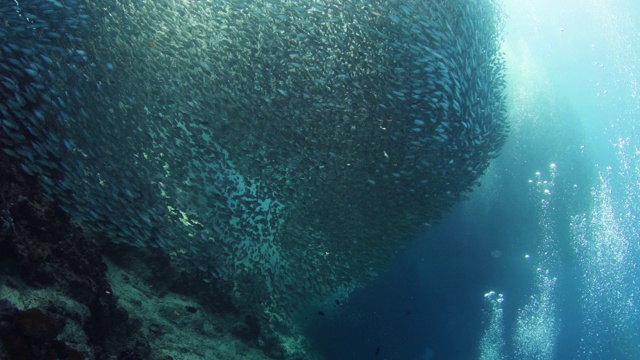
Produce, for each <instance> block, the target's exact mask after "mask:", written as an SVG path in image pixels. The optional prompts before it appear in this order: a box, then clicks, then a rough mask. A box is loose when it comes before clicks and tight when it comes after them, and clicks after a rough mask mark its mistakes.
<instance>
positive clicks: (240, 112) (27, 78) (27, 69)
mask: <svg viewBox="0 0 640 360" xmlns="http://www.w3.org/2000/svg"><path fill="white" fill-rule="evenodd" d="M0 20H1V21H2V24H3V26H2V27H1V28H0V96H1V97H2V101H1V102H0V113H1V118H0V121H1V124H0V131H1V133H0V141H1V143H0V148H1V149H2V151H3V152H4V153H5V154H7V155H9V156H11V157H14V158H16V159H18V160H19V162H20V164H21V165H20V166H21V168H22V170H23V171H24V172H25V173H26V174H28V175H30V176H33V177H35V178H37V179H38V182H39V184H40V185H41V186H42V189H43V193H44V194H45V196H46V197H47V198H48V199H50V200H55V201H57V202H58V203H59V204H61V207H62V209H63V210H64V211H66V212H68V213H69V214H70V215H71V217H72V219H73V221H74V222H75V223H77V224H79V225H80V226H81V227H82V228H83V229H84V230H85V231H86V232H87V233H88V234H91V236H98V237H104V238H109V239H111V240H113V241H118V242H125V243H128V244H131V245H134V246H143V247H147V246H150V247H157V248H161V249H164V250H165V251H166V252H167V253H168V254H169V255H170V256H171V257H172V259H173V260H174V261H175V262H180V263H183V264H185V265H189V266H192V268H193V269H194V271H196V270H195V269H198V270H197V271H201V272H202V273H203V278H204V279H205V280H206V281H211V282H214V283H216V284H218V285H220V288H222V289H234V290H233V291H232V293H231V294H229V295H231V296H232V297H233V298H234V300H235V302H236V303H237V305H238V306H246V307H251V306H257V305H256V304H262V303H264V302H265V301H267V302H271V303H273V304H274V305H276V306H279V307H295V305H296V304H300V303H302V302H304V301H312V300H318V299H320V300H321V299H324V298H328V297H330V298H332V299H335V298H344V297H345V296H347V295H348V294H349V292H350V291H351V290H352V289H354V288H356V287H358V286H361V285H363V284H365V283H366V282H367V281H369V280H370V279H372V278H373V277H375V276H376V274H377V272H378V271H380V270H381V269H383V267H384V265H385V263H386V262H387V261H388V260H389V259H390V258H391V257H392V256H393V255H394V254H395V253H397V251H398V249H399V248H400V247H402V246H403V244H406V243H407V242H408V240H409V239H410V238H411V236H413V235H415V234H416V233H417V232H419V231H420V229H422V228H424V226H425V224H430V223H432V222H434V221H437V220H438V219H439V218H440V216H441V214H442V213H443V212H444V211H446V210H448V209H449V208H450V207H451V206H452V205H453V204H455V203H456V202H458V201H460V200H461V199H462V198H463V197H464V194H465V193H467V192H469V191H470V190H471V189H472V188H473V186H474V185H475V184H476V183H477V180H478V178H479V177H480V176H481V175H482V173H483V171H484V170H485V169H486V168H487V166H488V164H489V161H490V160H491V159H492V158H494V157H495V156H497V154H498V151H499V149H500V148H501V146H502V144H503V143H504V141H505V136H506V131H507V129H506V127H507V126H506V115H505V105H504V94H503V90H504V87H505V79H504V60H503V58H502V56H501V53H500V27H501V20H500V13H499V11H498V9H497V7H496V5H495V4H494V3H493V2H492V0H446V1H445V0H347V1H345V0H323V1H320V0H316V1H314V0H309V1H307V0H305V1H288V0H263V1H243V0H238V1H233V0H219V1H215V0H212V1H191V0H171V1H169V0H162V1H147V0H137V1H100V0H99V1H94V0H92V1H88V0H86V1H83V0H30V1H17V0H16V1H11V2H5V3H3V4H1V5H0ZM248 294H251V295H248Z"/></svg>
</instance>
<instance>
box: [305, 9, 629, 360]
mask: <svg viewBox="0 0 640 360" xmlns="http://www.w3.org/2000/svg"><path fill="white" fill-rule="evenodd" d="M503 6H504V11H505V13H506V15H507V16H506V19H505V35H504V41H503V50H504V51H505V54H506V61H507V69H508V76H507V97H508V113H509V120H510V125H511V134H510V137H509V140H508V141H507V144H506V146H505V148H504V149H503V151H502V153H501V155H500V157H499V158H498V159H496V160H495V161H494V163H493V164H492V166H491V167H490V169H489V171H488V172H487V173H486V174H485V176H484V177H483V178H482V179H481V183H482V185H481V186H480V187H479V188H478V189H477V190H476V191H475V192H474V193H473V194H472V195H471V198H470V199H469V200H468V201H466V202H464V203H462V204H459V205H458V206H456V207H455V208H454V209H453V210H452V211H451V212H450V213H448V214H447V215H446V216H445V219H444V221H443V222H442V223H440V224H438V225H436V226H433V227H431V228H428V229H425V231H424V233H423V234H421V235H420V236H418V237H417V238H416V239H415V240H414V241H413V242H412V244H411V245H410V246H409V247H408V248H407V249H406V250H405V251H404V252H403V253H402V254H400V255H399V256H398V259H397V260H396V262H395V263H394V264H393V266H391V267H390V269H389V270H388V272H387V273H386V274H384V275H383V276H382V277H381V279H379V280H378V281H377V282H376V283H375V284H373V285H372V286H371V287H369V288H366V289H363V290H362V291H359V292H356V293H355V294H354V296H353V297H352V298H351V299H350V301H349V302H348V303H343V304H340V305H339V306H336V307H335V308H334V309H330V310H329V311H327V313H328V316H325V317H319V318H317V319H314V320H313V324H312V325H311V326H310V327H309V330H308V331H309V333H310V334H311V336H312V337H313V338H314V339H315V346H316V347H317V348H318V349H320V350H321V351H322V352H323V353H324V354H326V355H327V357H328V358H331V359H412V360H427V359H639V358H640V306H639V303H638V302H639V301H640V288H639V287H638V284H640V268H639V267H638V263H639V262H640V234H639V232H638V216H639V215H640V213H639V211H638V210H639V209H640V98H639V97H638V95H639V94H638V91H639V89H640V88H639V85H638V80H639V77H640V69H639V68H638V64H639V60H640V42H639V40H638V39H639V38H640V37H639V35H640V23H639V22H638V21H639V19H640V5H639V4H638V2H634V1H600V0H597V1H596V0H593V1H592V0H588V1H563V2H557V1H552V0H531V1H515V0H512V1H504V3H503Z"/></svg>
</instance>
